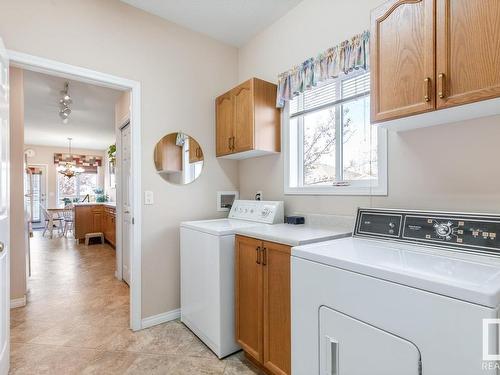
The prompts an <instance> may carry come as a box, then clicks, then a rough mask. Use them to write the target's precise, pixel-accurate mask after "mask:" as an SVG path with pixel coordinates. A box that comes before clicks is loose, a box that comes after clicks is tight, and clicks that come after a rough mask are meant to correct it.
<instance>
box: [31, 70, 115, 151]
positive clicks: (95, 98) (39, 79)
mask: <svg viewBox="0 0 500 375" xmlns="http://www.w3.org/2000/svg"><path fill="white" fill-rule="evenodd" d="M65 82H69V94H70V96H71V98H72V99H73V104H72V105H71V110H72V112H71V115H70V116H69V122H68V123H67V124H63V122H62V120H61V118H60V117H59V99H60V98H61V96H62V95H61V90H62V89H63V88H64V83H65ZM120 94H121V92H120V91H118V90H113V89H109V88H105V87H100V86H95V85H91V84H87V83H83V82H78V81H73V80H68V79H64V78H60V77H55V76H50V75H47V74H42V73H37V72H32V71H29V70H25V71H24V122H25V128H24V142H25V144H27V145H42V146H63V147H67V146H68V140H67V138H68V137H72V138H73V141H72V147H73V148H85V149H92V150H105V149H107V148H108V146H109V145H111V144H113V143H114V142H115V129H114V124H115V103H116V101H117V99H118V97H119V96H120Z"/></svg>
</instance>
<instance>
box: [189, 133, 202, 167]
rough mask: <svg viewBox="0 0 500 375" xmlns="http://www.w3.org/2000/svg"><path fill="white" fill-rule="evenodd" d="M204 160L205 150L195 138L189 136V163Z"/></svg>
mask: <svg viewBox="0 0 500 375" xmlns="http://www.w3.org/2000/svg"><path fill="white" fill-rule="evenodd" d="M199 161H203V150H202V149H201V146H200V144H199V143H198V142H196V141H195V140H194V138H189V163H191V164H192V163H197V162H199Z"/></svg>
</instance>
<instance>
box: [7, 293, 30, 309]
mask: <svg viewBox="0 0 500 375" xmlns="http://www.w3.org/2000/svg"><path fill="white" fill-rule="evenodd" d="M24 306H26V296H24V297H22V298H16V299H11V300H10V308H11V309H15V308H17V307H24Z"/></svg>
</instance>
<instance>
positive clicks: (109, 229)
mask: <svg viewBox="0 0 500 375" xmlns="http://www.w3.org/2000/svg"><path fill="white" fill-rule="evenodd" d="M103 233H104V239H105V240H106V241H108V242H109V243H110V244H111V245H113V247H116V210H115V208H113V207H108V206H105V207H104V225H103Z"/></svg>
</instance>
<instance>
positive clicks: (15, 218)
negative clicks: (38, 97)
mask: <svg viewBox="0 0 500 375" xmlns="http://www.w3.org/2000/svg"><path fill="white" fill-rule="evenodd" d="M9 74H10V92H11V95H10V139H11V143H12V144H11V147H10V170H11V178H10V215H11V220H12V223H11V225H10V269H11V271H10V298H11V299H12V300H15V299H20V298H24V297H25V295H26V289H27V285H26V272H25V270H26V264H27V263H26V257H27V250H28V241H29V238H28V222H27V220H26V219H25V212H24V149H23V144H24V88H23V82H24V78H23V71H22V70H21V69H17V68H10V71H9Z"/></svg>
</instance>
